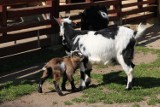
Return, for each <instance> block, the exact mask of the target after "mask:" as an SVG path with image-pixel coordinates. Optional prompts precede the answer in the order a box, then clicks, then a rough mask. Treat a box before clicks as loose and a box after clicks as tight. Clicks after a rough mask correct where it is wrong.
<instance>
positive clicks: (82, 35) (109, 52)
mask: <svg viewBox="0 0 160 107" xmlns="http://www.w3.org/2000/svg"><path fill="white" fill-rule="evenodd" d="M55 20H56V21H57V22H58V23H59V25H60V36H62V44H63V45H64V46H65V47H66V48H67V49H68V51H73V50H79V51H81V53H82V54H83V55H84V56H85V58H84V60H83V61H82V62H81V65H80V71H81V85H80V87H81V88H82V89H83V88H85V87H87V86H88V85H89V84H90V82H91V79H90V72H91V70H92V66H91V63H92V64H93V63H103V64H107V63H109V62H110V61H111V60H112V59H116V60H117V61H118V62H119V64H120V65H121V66H122V68H123V70H124V71H125V73H126V75H127V86H126V89H128V90H129V89H131V88H132V87H133V78H134V66H135V65H134V64H133V62H132V59H133V56H134V46H135V43H136V39H137V38H139V37H141V36H142V35H143V32H144V31H145V29H146V28H145V27H144V26H143V25H141V24H140V25H139V26H138V28H137V31H133V30H132V29H129V28H128V27H124V26H114V27H109V28H105V29H102V30H98V31H87V30H82V31H80V30H74V29H73V28H72V21H71V20H70V19H69V18H63V19H62V18H59V19H56V18H55Z"/></svg>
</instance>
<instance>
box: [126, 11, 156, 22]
mask: <svg viewBox="0 0 160 107" xmlns="http://www.w3.org/2000/svg"><path fill="white" fill-rule="evenodd" d="M153 17H155V13H150V14H146V15H144V14H143V15H139V16H135V17H129V18H126V19H123V24H130V23H137V22H139V23H140V22H143V21H145V20H147V19H149V18H153Z"/></svg>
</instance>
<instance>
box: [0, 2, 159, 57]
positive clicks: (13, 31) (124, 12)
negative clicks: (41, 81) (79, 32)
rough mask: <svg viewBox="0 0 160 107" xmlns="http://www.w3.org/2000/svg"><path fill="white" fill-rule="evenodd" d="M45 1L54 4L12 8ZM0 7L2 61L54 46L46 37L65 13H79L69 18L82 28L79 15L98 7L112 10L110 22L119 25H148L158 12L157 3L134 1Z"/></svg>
mask: <svg viewBox="0 0 160 107" xmlns="http://www.w3.org/2000/svg"><path fill="white" fill-rule="evenodd" d="M41 1H50V2H51V3H50V5H46V6H43V5H41V6H27V7H20V8H12V7H14V6H17V5H18V6H19V5H24V4H25V5H26V4H32V3H34V2H41ZM83 1H84V0H83ZM0 5H1V6H2V12H0V20H1V21H0V57H2V56H5V55H10V54H14V53H19V52H23V51H27V50H31V49H36V48H41V47H46V46H50V45H51V37H52V36H46V35H49V34H56V33H57V32H58V30H59V29H58V25H57V24H56V23H55V21H54V20H53V18H52V16H54V17H59V15H60V14H61V13H62V12H63V13H65V12H68V11H71V12H72V11H75V10H77V13H76V14H73V15H72V14H69V15H71V19H73V20H77V22H78V25H79V26H80V20H79V19H80V16H79V13H78V11H83V10H84V9H85V8H88V7H89V6H94V5H105V6H108V7H110V8H109V10H108V14H109V19H110V21H112V22H118V24H128V23H135V22H141V21H145V20H146V19H149V18H153V17H156V14H157V12H158V9H157V7H158V1H157V0H135V1H134V2H131V1H130V0H85V2H79V3H70V2H68V1H67V3H66V4H60V0H0ZM8 7H11V8H8ZM47 13H48V14H50V19H47V20H36V21H35V20H33V21H29V22H27V23H23V22H22V23H14V24H9V22H8V21H9V20H13V19H17V18H21V17H24V18H25V17H32V16H35V17H36V15H38V16H39V15H40V16H41V15H42V14H47ZM79 26H78V27H79ZM26 29H29V30H26ZM44 35H45V36H44ZM31 38H33V39H31ZM35 38H36V39H35ZM28 39H30V40H28ZM6 44H7V45H6ZM8 44H11V45H8Z"/></svg>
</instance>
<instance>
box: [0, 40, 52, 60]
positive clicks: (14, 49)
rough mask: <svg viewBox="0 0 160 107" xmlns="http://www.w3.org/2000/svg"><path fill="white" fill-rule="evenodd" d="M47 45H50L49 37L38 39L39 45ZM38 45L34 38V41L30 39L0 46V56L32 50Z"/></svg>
mask: <svg viewBox="0 0 160 107" xmlns="http://www.w3.org/2000/svg"><path fill="white" fill-rule="evenodd" d="M49 45H50V43H49V39H42V40H41V41H40V47H45V46H49ZM40 47H39V46H38V41H37V40H36V41H31V42H27V43H23V44H17V45H13V46H9V47H5V48H0V57H2V56H6V55H12V54H16V53H19V52H24V51H28V50H32V49H36V48H40Z"/></svg>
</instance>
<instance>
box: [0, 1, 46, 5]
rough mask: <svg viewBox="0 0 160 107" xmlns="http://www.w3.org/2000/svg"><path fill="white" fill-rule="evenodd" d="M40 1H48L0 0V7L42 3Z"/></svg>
mask: <svg viewBox="0 0 160 107" xmlns="http://www.w3.org/2000/svg"><path fill="white" fill-rule="evenodd" d="M40 1H48V0H0V5H15V4H24V3H32V2H40Z"/></svg>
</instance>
